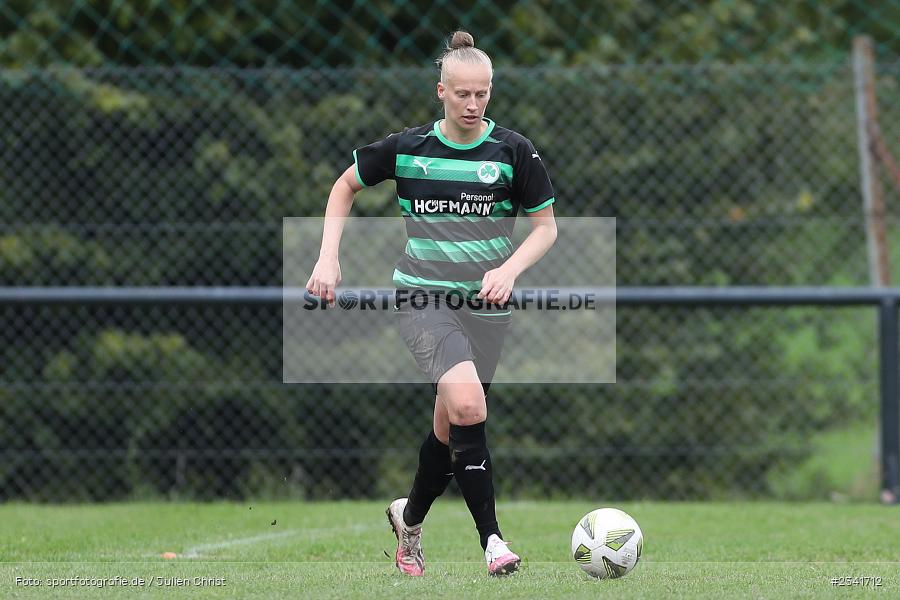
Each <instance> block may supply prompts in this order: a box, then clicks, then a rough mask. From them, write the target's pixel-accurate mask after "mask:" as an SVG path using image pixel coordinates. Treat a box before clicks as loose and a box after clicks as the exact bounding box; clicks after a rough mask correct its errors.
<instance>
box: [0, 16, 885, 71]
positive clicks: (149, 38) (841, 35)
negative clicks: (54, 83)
mask: <svg viewBox="0 0 900 600" xmlns="http://www.w3.org/2000/svg"><path fill="white" fill-rule="evenodd" d="M458 28H464V29H468V30H470V31H472V32H475V33H476V35H475V40H476V42H477V43H478V45H479V47H482V48H483V49H484V50H486V51H487V52H488V53H489V54H491V55H493V56H494V58H495V60H497V61H498V64H501V65H505V66H510V65H516V66H537V65H547V64H554V65H560V64H565V65H571V64H590V63H598V62H599V63H631V62H641V63H644V62H649V63H673V62H675V63H696V62H705V61H710V62H727V63H745V62H755V63H757V64H766V63H768V62H771V61H777V62H795V61H798V60H799V61H823V60H825V61H827V60H834V59H836V58H840V57H843V56H844V55H845V54H846V51H847V48H848V47H849V46H850V42H851V39H852V38H853V36H855V35H860V34H868V35H872V36H873V37H874V38H875V39H876V41H877V42H878V50H879V52H881V53H882V54H884V55H886V56H888V55H889V56H894V57H896V56H898V54H900V2H897V1H896V0H888V1H883V2H878V3H863V2H858V1H857V0H795V1H793V2H778V1H777V0H689V1H682V2H657V1H655V0H633V1H629V2H622V1H618V2H595V1H594V0H566V1H564V2H551V1H549V0H524V1H523V0H474V1H473V2H467V3H460V2H453V1H450V0H437V1H435V2H428V3H421V2H409V1H408V0H382V1H379V2H322V1H317V2H314V1H313V0H302V1H298V2H286V1H283V0H185V1H180V2H163V1H161V0H122V1H119V2H110V1H109V0H77V1H74V2H67V1H63V0H43V1H41V2H34V1H32V0H7V1H6V2H3V3H2V4H0V65H3V66H8V67H24V66H47V65H51V64H69V65H77V66H82V67H88V66H99V65H103V64H109V63H113V64H117V65H142V66H146V65H157V66H159V65H169V66H171V65H182V64H190V65H196V66H240V67H247V66H254V67H263V66H274V65H280V66H292V67H310V66H311V67H315V68H322V67H338V66H340V67H347V66H360V65H385V64H398V63H399V64H406V65H418V66H421V65H423V64H425V63H427V62H429V61H430V60H431V59H433V58H434V57H435V55H436V54H437V53H438V52H439V51H440V40H441V39H442V38H444V37H445V36H446V35H447V34H448V33H449V32H450V31H453V30H455V29H458Z"/></svg>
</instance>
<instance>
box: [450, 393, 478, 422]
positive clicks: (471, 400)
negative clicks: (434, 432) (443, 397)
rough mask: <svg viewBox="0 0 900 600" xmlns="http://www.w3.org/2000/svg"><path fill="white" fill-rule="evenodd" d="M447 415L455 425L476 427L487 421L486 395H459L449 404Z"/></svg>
mask: <svg viewBox="0 0 900 600" xmlns="http://www.w3.org/2000/svg"><path fill="white" fill-rule="evenodd" d="M447 413H448V416H449V417H450V422H451V423H452V424H454V425H475V424H476V423H481V422H482V421H486V420H487V404H486V403H485V401H484V394H482V393H477V392H468V393H461V394H457V395H456V397H455V398H453V399H452V400H450V401H449V402H447Z"/></svg>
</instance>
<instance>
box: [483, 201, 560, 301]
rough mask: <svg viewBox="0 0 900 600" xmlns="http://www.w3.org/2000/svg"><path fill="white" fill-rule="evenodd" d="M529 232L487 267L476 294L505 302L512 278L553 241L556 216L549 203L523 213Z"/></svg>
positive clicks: (539, 257) (510, 289)
mask: <svg viewBox="0 0 900 600" xmlns="http://www.w3.org/2000/svg"><path fill="white" fill-rule="evenodd" d="M526 214H527V215H528V221H529V223H531V233H529V234H528V237H527V238H525V241H524V242H522V244H521V245H520V246H519V247H518V248H517V249H516V251H515V252H513V254H512V256H510V257H509V258H507V259H506V262H504V263H503V264H502V265H500V266H499V267H497V268H496V269H493V270H491V271H488V272H487V273H485V274H484V278H483V279H482V280H481V292H479V294H478V297H479V298H482V299H485V300H487V301H488V302H491V303H493V304H505V303H506V302H507V301H508V300H509V297H510V296H511V295H512V290H513V286H514V285H515V284H516V278H517V277H518V276H519V275H520V274H522V273H523V272H524V271H525V269H527V268H528V267H530V266H531V265H533V264H534V263H536V262H537V261H539V260H540V259H541V257H542V256H544V254H546V253H547V250H549V249H550V247H551V246H552V245H553V243H554V242H555V241H556V220H555V219H554V218H553V205H552V204H551V205H549V206H547V207H546V208H542V209H541V210H538V211H535V212H533V213H526Z"/></svg>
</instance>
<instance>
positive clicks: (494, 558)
mask: <svg viewBox="0 0 900 600" xmlns="http://www.w3.org/2000/svg"><path fill="white" fill-rule="evenodd" d="M484 560H486V561H487V566H488V573H490V574H491V575H493V576H500V575H512V574H513V573H515V572H516V571H518V570H519V564H520V563H521V562H522V559H521V558H519V557H518V555H517V554H516V553H515V552H512V551H511V550H510V549H509V546H507V545H506V542H504V541H503V540H501V539H500V536H498V535H497V534H496V533H495V534H492V535H491V537H489V538H488V542H487V548H486V549H485V551H484Z"/></svg>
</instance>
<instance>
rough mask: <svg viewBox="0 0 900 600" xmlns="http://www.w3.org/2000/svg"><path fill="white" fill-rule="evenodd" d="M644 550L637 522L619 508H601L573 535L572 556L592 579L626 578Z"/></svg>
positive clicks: (585, 517) (586, 516)
mask: <svg viewBox="0 0 900 600" xmlns="http://www.w3.org/2000/svg"><path fill="white" fill-rule="evenodd" d="M643 549H644V534H643V533H641V528H640V527H638V524H637V521H635V520H634V519H632V518H631V516H629V515H628V514H627V513H625V512H622V511H621V510H619V509H617V508H598V509H597V510H592V511H591V512H589V513H588V514H586V515H585V516H584V518H582V519H581V520H580V521H579V522H578V525H576V526H575V531H574V532H573V533H572V557H573V558H574V559H575V562H577V563H578V566H579V567H581V568H582V569H583V570H584V572H585V573H587V574H588V575H590V576H591V577H596V578H598V579H606V578H609V579H615V578H617V577H624V576H625V575H627V574H628V573H629V572H630V571H631V570H632V569H633V568H634V566H635V565H636V564H637V562H638V560H640V558H641V552H642V551H643Z"/></svg>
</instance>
